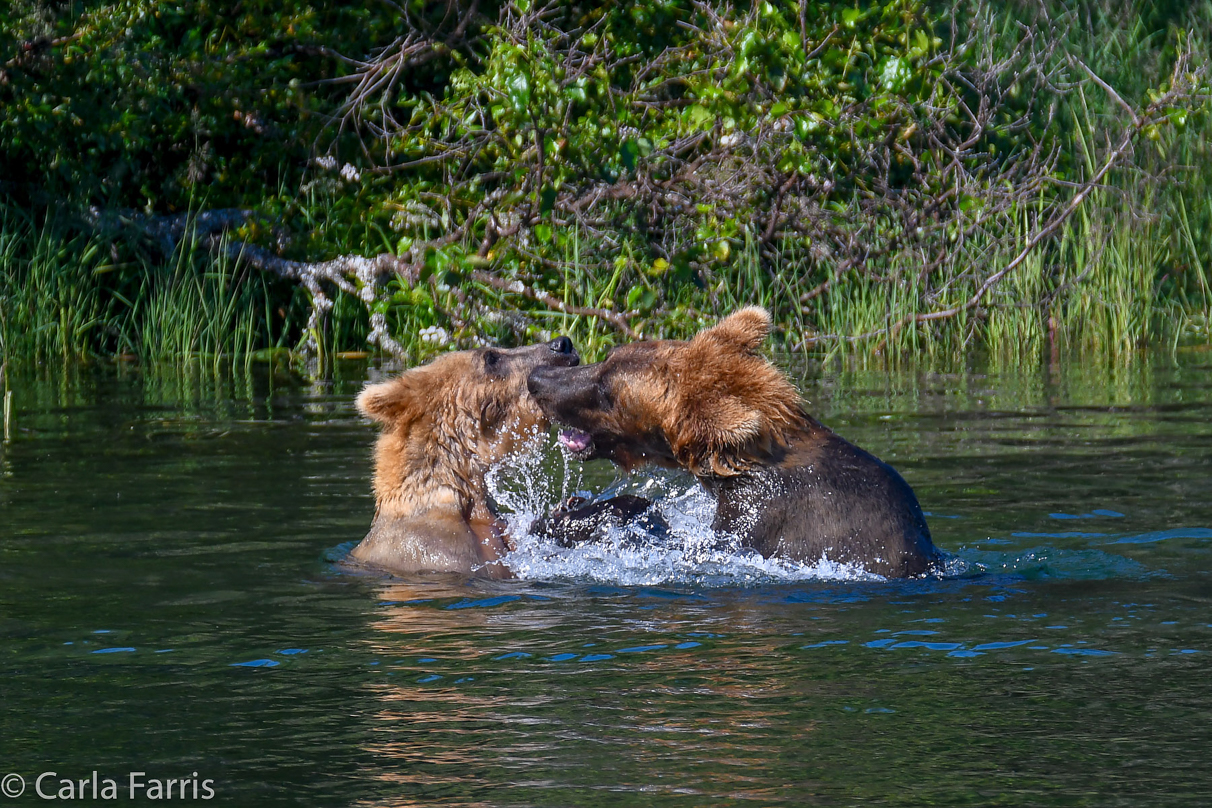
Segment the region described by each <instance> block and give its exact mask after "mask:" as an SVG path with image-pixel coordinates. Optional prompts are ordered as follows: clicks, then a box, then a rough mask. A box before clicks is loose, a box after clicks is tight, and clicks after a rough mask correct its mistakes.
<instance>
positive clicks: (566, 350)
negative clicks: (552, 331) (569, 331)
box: [547, 337, 581, 365]
mask: <svg viewBox="0 0 1212 808" xmlns="http://www.w3.org/2000/svg"><path fill="white" fill-rule="evenodd" d="M547 347H548V348H550V349H551V350H552V351H554V352H555V353H558V354H564V355H566V356H569V357H572V358H573V359H575V360H576V361H575V362H573V364H574V365H575V364H577V363H579V362H580V361H581V357H580V356H578V355H577V349H576V347H575V346H574V345H573V344H572V340H571V339H569V338H568V337H556V338H555V339H553V340H552V341H551V342H549V343H547Z"/></svg>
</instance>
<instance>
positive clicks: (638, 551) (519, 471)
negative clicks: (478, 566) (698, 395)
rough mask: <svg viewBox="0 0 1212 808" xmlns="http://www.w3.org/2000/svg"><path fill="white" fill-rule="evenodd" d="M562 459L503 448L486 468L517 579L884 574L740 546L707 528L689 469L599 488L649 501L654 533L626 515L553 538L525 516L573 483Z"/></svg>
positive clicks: (711, 582) (677, 580)
mask: <svg viewBox="0 0 1212 808" xmlns="http://www.w3.org/2000/svg"><path fill="white" fill-rule="evenodd" d="M559 456H560V458H561V459H562V462H561V463H558V464H551V463H545V462H544V460H545V459H546V458H548V457H550V455H549V454H546V453H545V452H543V451H541V450H537V449H536V450H535V451H532V452H529V453H527V454H524V455H520V456H516V457H513V458H510V459H509V460H508V461H506V462H505V463H502V464H500V465H498V466H496V467H494V468H493V469H492V471H491V472H490V473H489V474H488V478H487V481H488V490H489V493H490V495H491V496H492V497H493V499H494V500H495V501H496V503H497V505H498V506H499V508H500V511H501V515H502V517H503V518H504V519H505V521H506V523H507V524H508V526H509V534H510V536H511V537H512V538H513V540H514V543H515V544H516V549H515V550H514V551H513V552H511V553H509V555H507V556H506V557H505V563H506V564H507V565H508V566H509V568H510V569H511V570H513V573H514V574H515V575H516V576H517V577H519V578H522V579H525V580H554V579H564V580H568V579H572V580H580V581H594V582H596V583H606V584H616V585H620V586H652V585H659V584H691V585H697V586H745V585H753V584H760V583H779V582H787V581H806V580H815V581H870V580H875V581H878V580H883V579H882V578H881V577H880V576H878V575H873V574H871V573H869V572H867V571H866V570H863V569H861V568H858V567H854V566H850V565H846V564H838V563H835V562H833V561H829V560H828V559H822V560H820V561H818V562H816V563H815V564H797V563H795V562H791V561H786V560H782V559H768V558H763V557H762V556H761V555H759V554H758V553H755V552H753V551H751V550H744V549H742V548H741V547H740V546H739V543H738V542H737V541H736V540H735V539H734V538H732V537H728V536H721V535H719V534H717V533H716V532H715V531H714V530H712V528H711V524H712V521H713V520H714V517H715V500H714V499H712V497H711V496H710V495H709V494H708V493H707V492H706V491H704V490H703V487H702V486H701V485H699V484H698V481H696V480H695V479H694V478H693V477H691V476H690V475H687V474H683V473H679V472H670V471H665V470H662V469H644V470H641V471H639V472H636V473H634V474H632V475H628V476H624V477H621V478H619V479H618V480H616V481H615V483H613V484H612V485H610V486H608V487H607V488H606V490H605V491H604V492H602V494H599V495H598V498H604V497H606V496H616V495H618V494H624V493H627V494H636V495H639V496H643V497H647V498H648V499H650V500H652V501H653V502H654V503H656V507H657V509H658V510H659V511H660V514H661V516H663V517H664V518H665V521H666V522H667V523H668V524H669V527H670V532H669V535H668V536H654V535H652V534H650V533H646V532H645V531H643V530H642V529H641V528H639V527H637V526H635V525H627V526H624V527H622V528H619V529H617V530H612V531H611V533H610V534H609V535H608V536H607V538H606V540H605V541H601V542H593V543H589V544H584V545H581V546H579V547H574V548H566V547H560V546H559V545H557V544H556V543H555V542H553V541H551V540H549V539H543V538H540V537H538V536H535V535H533V534H531V533H530V532H529V528H530V525H531V524H533V523H534V521H535V520H536V519H538V518H539V517H540V516H544V515H546V514H547V513H548V512H550V510H551V509H552V508H553V507H554V506H555V505H556V504H557V503H559V502H561V501H563V500H564V499H566V498H567V497H568V496H569V495H570V494H574V493H576V494H579V495H582V496H586V497H588V498H591V499H592V498H594V497H593V495H592V494H590V493H588V492H584V491H579V490H578V489H579V488H580V486H581V484H582V476H583V475H582V471H583V469H582V467H581V465H580V463H578V462H576V461H573V460H571V459H570V458H569V457H568V456H567V455H566V454H564V453H563V452H560V453H559Z"/></svg>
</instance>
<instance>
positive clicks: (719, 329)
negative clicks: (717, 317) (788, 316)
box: [696, 306, 771, 351]
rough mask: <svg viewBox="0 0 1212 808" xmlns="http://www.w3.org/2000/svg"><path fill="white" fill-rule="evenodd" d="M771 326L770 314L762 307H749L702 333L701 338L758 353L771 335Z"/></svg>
mask: <svg viewBox="0 0 1212 808" xmlns="http://www.w3.org/2000/svg"><path fill="white" fill-rule="evenodd" d="M770 325H771V319H770V312H768V311H766V310H765V309H763V308H762V307H761V306H747V307H745V308H743V309H740V310H739V311H735V312H733V313H732V314H730V315H728V316H727V317H725V318H724V319H723V320H721V321H720V322H718V323H716V324H715V325H713V326H712V327H711V328H708V329H707V330H706V331H702V332H700V333H699V337H702V338H707V339H711V340H714V341H716V342H722V343H724V344H726V345H731V346H735V347H736V348H738V349H740V350H742V351H756V350H757V349H758V348H759V347H760V346H761V344H762V342H764V341H765V339H766V337H767V336H769V335H770ZM696 339H697V338H696Z"/></svg>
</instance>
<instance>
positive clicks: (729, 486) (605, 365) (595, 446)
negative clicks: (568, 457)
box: [527, 307, 939, 578]
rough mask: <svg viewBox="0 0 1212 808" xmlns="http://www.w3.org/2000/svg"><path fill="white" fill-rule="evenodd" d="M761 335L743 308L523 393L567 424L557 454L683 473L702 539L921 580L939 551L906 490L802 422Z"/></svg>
mask: <svg viewBox="0 0 1212 808" xmlns="http://www.w3.org/2000/svg"><path fill="white" fill-rule="evenodd" d="M769 332H770V315H769V313H767V312H766V311H765V310H764V309H761V308H757V307H750V308H745V309H741V310H740V311H738V312H736V313H734V314H732V315H731V316H729V317H727V318H726V319H724V320H722V321H721V322H720V323H718V324H716V325H715V326H713V327H711V328H708V329H705V330H703V331H701V332H699V333H698V334H697V335H696V336H695V337H694V338H693V339H691V340H689V341H685V342H683V341H675V340H657V341H644V342H636V343H632V344H629V345H623V346H620V347H618V348H615V349H614V350H613V351H611V352H610V354H609V355H608V356H607V358H606V359H605V360H604V361H602V362H599V363H597V364H594V365H584V366H581V367H566V368H554V367H547V368H537V369H535V370H534V371H532V372H531V374H530V379H529V381H528V384H527V386H528V388H529V390H530V394H531V396H532V397H533V398H534V400H535V401H537V402H538V404H539V407H540V408H541V409H542V410H543V413H544V414H545V415H547V416H548V417H549V418H550V419H551V420H552V421H556V422H558V423H560V424H563V425H564V426H566V427H569V429H565V430H563V431H562V432H561V433H560V442H561V443H562V444H563V445H564V447H565V449H567V450H568V451H570V452H571V453H573V454H574V455H575V456H577V457H579V458H581V459H590V458H596V457H601V458H606V459H609V460H612V461H614V462H615V463H617V464H619V465H620V466H623V467H624V468H626V469H631V468H633V467H635V466H638V465H641V464H644V463H656V464H658V465H663V466H670V467H681V468H684V469H687V470H689V471H690V472H691V473H693V474H694V475H695V476H696V477H697V478H698V479H699V481H700V482H701V483H702V484H703V486H704V487H705V488H706V489H707V491H708V492H709V493H711V494H712V495H714V496H715V498H716V500H717V503H718V504H717V509H716V516H715V522H714V525H713V527H714V528H715V530H716V531H718V532H720V533H722V534H727V535H732V536H735V537H737V538H739V539H740V541H741V543H742V545H743V546H744V547H746V548H750V549H753V550H756V551H757V552H759V553H761V554H762V555H763V556H765V557H767V558H770V557H778V558H785V559H789V560H791V561H796V562H807V563H813V562H816V561H818V560H819V559H821V558H826V557H827V558H828V559H829V560H830V561H834V562H841V563H846V564H852V565H856V566H860V567H863V568H864V569H866V570H868V571H869V572H873V573H876V574H879V575H883V576H886V577H898V578H899V577H907V576H913V575H920V574H922V573H924V572H926V571H927V570H929V569H930V568H931V567H932V566H934V565H935V564H937V562H938V561H939V553H938V551H937V550H935V548H934V545H933V543H932V542H931V540H930V530H929V528H928V527H927V526H926V519H925V517H924V516H923V515H922V509H921V507H920V506H919V505H918V502H917V498H916V497H915V496H914V494H913V490H912V489H911V488H910V487H909V485H908V484H907V483H906V482H905V481H904V480H903V479H902V478H901V476H900V474H898V473H897V472H896V470H895V469H893V468H892V467H891V466H889V465H888V464H886V463H884V462H883V461H881V460H880V459H879V458H877V457H875V456H873V455H871V454H869V453H867V452H865V451H863V450H862V449H860V448H858V447H857V446H855V445H854V444H852V443H849V442H848V441H846V440H845V439H843V438H842V437H841V436H839V435H837V434H836V433H834V432H832V431H831V430H829V429H828V428H826V427H825V426H823V425H821V424H820V423H818V422H817V421H816V420H814V419H813V418H812V417H811V416H809V415H808V413H807V412H806V411H805V409H804V404H803V402H802V400H801V399H800V395H799V393H798V392H797V391H796V389H795V387H794V386H792V384H791V382H790V381H788V379H787V378H786V377H785V376H784V375H783V374H782V373H780V372H779V371H778V370H777V369H776V368H775V367H774V366H773V365H772V364H771V363H770V362H769V361H767V360H766V359H765V358H764V357H763V356H762V355H761V353H759V349H760V347H761V345H762V343H763V341H764V340H765V339H766V336H767V335H768V334H769ZM633 509H634V506H633ZM556 516H558V517H559V518H560V519H561V520H563V521H569V517H568V516H567V515H565V514H556Z"/></svg>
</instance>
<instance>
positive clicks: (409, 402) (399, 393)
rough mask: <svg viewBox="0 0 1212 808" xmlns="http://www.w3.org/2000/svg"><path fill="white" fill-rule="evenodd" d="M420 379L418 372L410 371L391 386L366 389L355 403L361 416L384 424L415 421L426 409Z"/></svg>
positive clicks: (382, 385) (379, 385) (381, 384)
mask: <svg viewBox="0 0 1212 808" xmlns="http://www.w3.org/2000/svg"><path fill="white" fill-rule="evenodd" d="M419 375H420V374H419V373H418V371H417V370H410V371H407V372H405V373H404V374H403V375H401V376H399V377H398V378H395V379H392V380H391V381H389V382H382V383H380V384H370V385H367V386H366V387H364V388H363V389H362V392H361V393H359V394H358V398H357V401H356V402H355V403H356V405H357V407H358V412H360V413H362V414H363V415H365V416H366V417H367V418H369V419H371V420H372V421H378V422H379V423H381V424H389V425H392V424H399V423H401V422H405V423H407V422H411V421H414V420H416V419H417V418H418V417H420V415H421V413H422V412H424V410H425V406H426V397H425V395H424V390H423V389H422V388H423V387H424V385H421V384H418V383H417V382H418V381H419V378H418V377H419Z"/></svg>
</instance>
